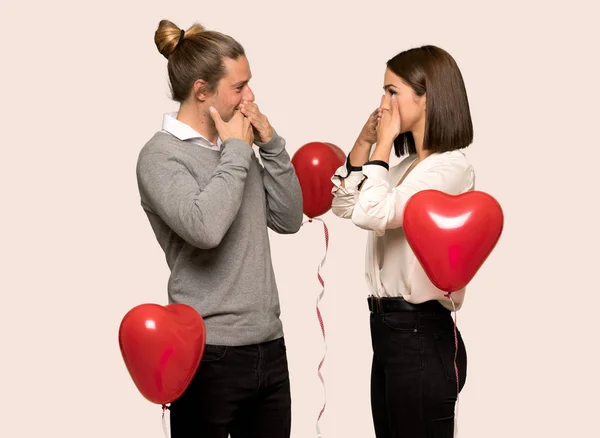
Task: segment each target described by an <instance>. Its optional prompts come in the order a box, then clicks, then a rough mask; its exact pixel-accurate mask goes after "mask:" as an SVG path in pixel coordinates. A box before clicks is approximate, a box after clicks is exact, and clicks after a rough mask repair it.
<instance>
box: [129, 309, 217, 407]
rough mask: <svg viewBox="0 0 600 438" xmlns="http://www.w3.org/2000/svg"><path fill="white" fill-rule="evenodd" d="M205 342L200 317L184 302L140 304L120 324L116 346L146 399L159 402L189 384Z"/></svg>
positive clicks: (168, 399) (171, 398)
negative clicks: (162, 304) (165, 304)
mask: <svg viewBox="0 0 600 438" xmlns="http://www.w3.org/2000/svg"><path fill="white" fill-rule="evenodd" d="M205 343H206V330H205V326H204V321H203V319H202V317H201V316H200V314H199V313H198V312H197V311H196V310H195V309H193V308H192V307H190V306H188V305H185V304H169V305H167V306H160V305H158V304H141V305H139V306H136V307H134V308H133V309H131V310H130V311H129V312H127V314H126V315H125V316H124V317H123V320H122V321H121V325H120V327H119V347H120V348H121V354H122V356H123V360H124V361H125V365H126V366H127V370H128V371H129V374H130V376H131V378H132V379H133V382H134V383H135V385H136V387H137V388H138V390H139V391H140V392H141V393H142V395H143V396H144V397H145V398H146V399H148V400H149V401H151V402H152V403H157V404H161V405H164V404H167V403H171V402H173V401H175V400H176V399H178V398H179V397H180V396H181V394H183V392H184V391H185V389H186V388H187V387H188V385H189V384H190V382H191V380H192V378H193V377H194V374H195V373H196V371H197V369H198V366H199V365H200V360H201V359H202V355H203V354H204V346H205Z"/></svg>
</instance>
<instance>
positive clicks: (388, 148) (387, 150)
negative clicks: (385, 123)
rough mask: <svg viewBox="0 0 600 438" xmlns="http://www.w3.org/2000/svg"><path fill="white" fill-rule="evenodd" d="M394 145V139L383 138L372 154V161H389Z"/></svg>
mask: <svg viewBox="0 0 600 438" xmlns="http://www.w3.org/2000/svg"><path fill="white" fill-rule="evenodd" d="M393 146H394V142H393V141H390V140H386V139H384V138H382V139H381V140H380V141H378V142H377V145H376V146H375V150H374V151H373V154H372V155H371V158H370V161H384V162H386V163H388V162H389V160H390V154H391V153H392V147H393ZM363 164H364V163H363Z"/></svg>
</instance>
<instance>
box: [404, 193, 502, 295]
mask: <svg viewBox="0 0 600 438" xmlns="http://www.w3.org/2000/svg"><path fill="white" fill-rule="evenodd" d="M403 220H404V223H403V228H404V233H405V235H406V240H407V241H408V243H409V245H410V247H411V248H412V250H413V252H414V253H415V255H416V257H417V259H418V260H419V262H420V263H421V266H423V270H424V271H425V273H426V274H427V276H428V277H429V279H430V280H431V282H432V283H433V284H434V285H435V286H436V287H437V288H438V289H441V290H443V291H445V292H449V293H452V292H455V291H457V290H459V289H462V288H463V287H465V286H466V285H467V284H468V283H469V282H470V281H471V280H472V279H473V277H474V276H475V274H476V273H477V271H478V270H479V268H480V267H481V265H482V264H483V262H485V260H486V259H487V257H488V256H489V255H490V253H491V252H492V250H493V249H494V247H495V246H496V243H498V239H499V238H500V235H501V234H502V229H503V227H504V214H503V212H502V208H501V207H500V204H499V203H498V201H496V199H494V198H493V197H492V196H490V195H489V194H487V193H484V192H480V191H470V192H466V193H462V194H460V195H449V194H447V193H444V192H440V191H438V190H423V191H421V192H417V193H416V194H414V195H413V196H412V197H411V198H410V199H409V200H408V202H407V203H406V206H405V208H404V219H403Z"/></svg>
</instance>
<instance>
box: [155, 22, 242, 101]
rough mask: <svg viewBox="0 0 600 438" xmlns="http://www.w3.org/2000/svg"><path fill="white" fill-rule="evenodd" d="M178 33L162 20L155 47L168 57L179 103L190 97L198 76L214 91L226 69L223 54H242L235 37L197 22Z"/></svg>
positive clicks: (174, 26) (172, 81)
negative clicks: (209, 28)
mask: <svg viewBox="0 0 600 438" xmlns="http://www.w3.org/2000/svg"><path fill="white" fill-rule="evenodd" d="M181 36H182V30H181V29H180V28H179V27H178V26H176V25H175V24H174V23H173V22H171V21H169V20H161V21H160V23H159V24H158V29H157V30H156V32H155V33H154V43H155V44H156V48H157V49H158V51H159V52H160V53H161V54H162V55H163V56H164V57H165V58H167V60H168V62H167V70H168V73H169V87H170V89H171V95H172V98H173V100H175V101H177V102H180V103H181V102H183V101H184V100H186V99H187V98H188V97H189V95H190V93H191V91H192V88H193V86H194V82H196V81H197V80H199V79H202V80H204V81H205V82H206V84H207V85H206V86H207V91H208V92H213V91H215V89H216V88H217V84H218V83H219V81H220V80H221V79H222V78H223V77H224V76H225V73H226V71H225V63H224V58H231V59H237V58H239V57H240V56H245V51H244V48H243V47H242V45H241V44H240V43H238V42H237V41H236V40H235V39H233V38H232V37H230V36H229V35H225V34H222V33H220V32H216V31H210V30H206V29H205V28H204V26H202V25H201V24H199V23H194V24H193V25H192V26H191V27H190V28H189V29H188V30H186V31H184V33H183V38H181ZM180 38H181V41H180Z"/></svg>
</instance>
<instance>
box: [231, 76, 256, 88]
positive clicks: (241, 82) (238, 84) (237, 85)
mask: <svg viewBox="0 0 600 438" xmlns="http://www.w3.org/2000/svg"><path fill="white" fill-rule="evenodd" d="M250 79H252V76H250V77H249V78H248V79H246V80H245V81H240V82H238V83H235V84H233V87H234V88H237V87H239V86H241V85H245V84H247V83H248V82H250Z"/></svg>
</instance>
